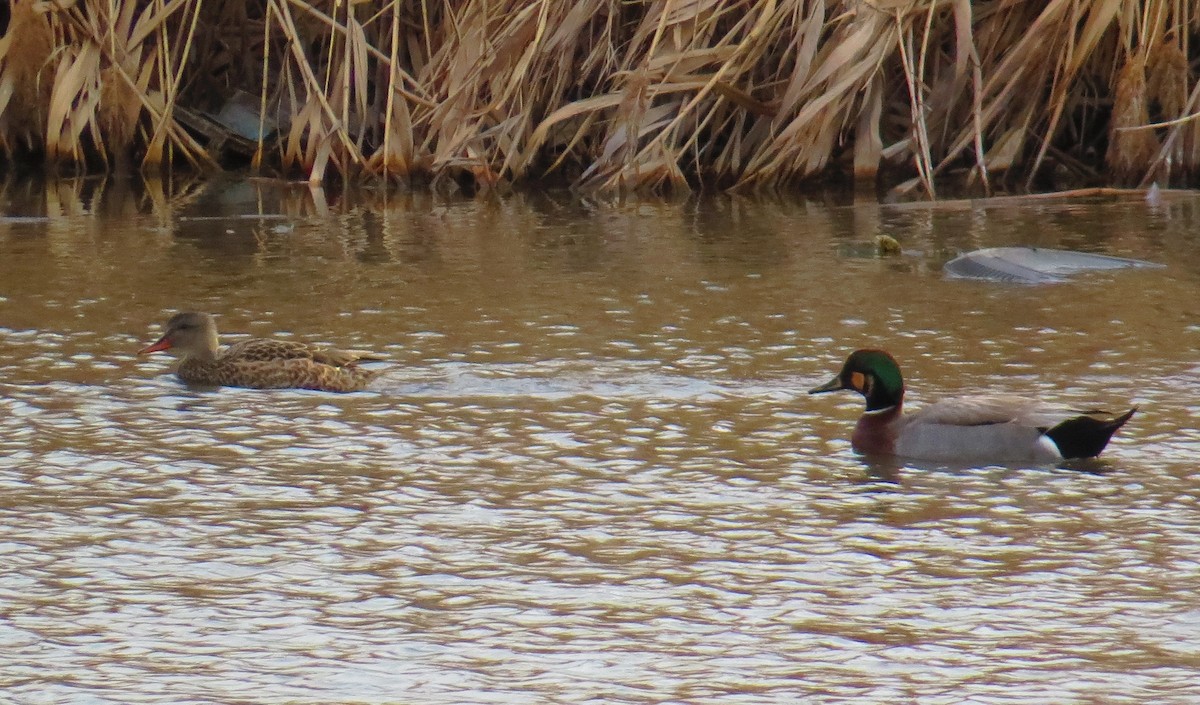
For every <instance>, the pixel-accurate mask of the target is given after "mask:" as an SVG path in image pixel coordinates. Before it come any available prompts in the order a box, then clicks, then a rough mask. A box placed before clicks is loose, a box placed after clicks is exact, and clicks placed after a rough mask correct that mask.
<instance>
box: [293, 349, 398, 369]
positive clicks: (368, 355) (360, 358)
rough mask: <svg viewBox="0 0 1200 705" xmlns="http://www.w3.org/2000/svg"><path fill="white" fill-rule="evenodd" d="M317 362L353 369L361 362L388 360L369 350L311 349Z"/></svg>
mask: <svg viewBox="0 0 1200 705" xmlns="http://www.w3.org/2000/svg"><path fill="white" fill-rule="evenodd" d="M309 352H310V353H312V359H313V361H315V362H320V363H324V364H326V365H333V366H334V367H353V366H354V365H357V364H358V363H360V362H386V361H387V358H386V357H384V356H382V355H378V354H376V353H373V352H370V351H367V350H338V349H336V348H309Z"/></svg>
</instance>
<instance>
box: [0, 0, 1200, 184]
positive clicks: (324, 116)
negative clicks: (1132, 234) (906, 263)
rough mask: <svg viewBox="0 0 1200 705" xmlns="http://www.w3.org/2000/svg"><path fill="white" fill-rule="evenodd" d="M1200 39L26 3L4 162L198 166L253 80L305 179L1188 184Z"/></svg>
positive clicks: (803, 0)
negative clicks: (200, 114)
mask: <svg viewBox="0 0 1200 705" xmlns="http://www.w3.org/2000/svg"><path fill="white" fill-rule="evenodd" d="M1198 27H1200V20H1198V19H1197V17H1196V16H1195V10H1194V9H1193V6H1192V4H1191V3H1186V2H1181V1H1180V0H1142V1H1141V2H1115V1H1114V0H1048V1H1047V2H1037V3H1014V2H1003V1H1001V0H993V1H990V2H989V1H985V2H971V0H826V1H824V2H821V1H818V0H638V1H634V2H629V1H627V0H574V1H573V2H550V1H548V0H457V1H453V2H452V1H450V0H441V1H440V2H439V1H438V0H403V1H401V0H396V1H394V2H344V1H337V2H335V1H334V0H324V1H322V2H305V1H304V0H251V1H250V2H233V0H224V1H222V0H209V2H202V1H201V0H138V1H134V0H74V2H72V1H70V0H56V1H55V2H31V1H30V0H14V3H13V19H12V24H11V27H10V30H9V32H8V33H7V34H6V36H5V37H4V38H3V39H0V150H3V152H4V154H5V155H6V156H8V157H10V158H22V155H28V154H30V153H33V154H37V153H44V154H45V155H46V157H47V159H48V160H49V162H50V163H51V164H52V165H53V166H55V167H56V168H58V169H60V170H68V171H84V170H89V169H91V170H94V169H104V168H110V169H111V168H116V167H118V166H119V165H120V164H122V163H126V162H128V163H133V164H138V165H140V167H141V168H142V169H144V170H157V169H159V168H161V166H162V165H164V164H167V163H176V162H181V161H182V162H186V163H189V164H191V165H192V166H194V167H197V168H201V169H207V168H213V167H214V166H215V159H216V158H217V157H218V156H219V155H216V154H210V153H209V152H207V151H206V148H205V147H204V146H202V145H201V144H200V141H199V140H198V139H197V138H196V137H195V136H194V135H193V133H192V132H190V131H189V130H186V129H184V128H183V126H182V124H181V122H180V120H179V114H178V112H179V110H183V109H185V108H186V109H189V110H199V111H209V112H215V111H216V110H217V109H219V107H220V105H221V102H222V100H223V99H224V98H227V97H228V96H230V95H232V94H233V93H234V91H235V90H241V91H246V92H249V93H252V94H255V95H258V96H259V106H260V111H261V112H262V116H261V123H262V125H263V127H264V129H263V130H262V131H261V132H262V133H270V134H269V136H268V137H266V138H259V144H258V152H257V154H256V155H255V157H254V163H255V164H256V165H258V166H259V167H260V168H262V169H268V170H274V169H277V170H282V171H284V172H286V173H289V174H293V175H299V176H302V177H303V178H305V179H308V180H311V181H321V180H324V179H327V178H329V177H331V176H334V175H338V176H343V177H345V176H348V177H361V176H363V175H376V176H378V177H382V178H386V179H391V180H396V181H401V182H409V181H412V180H414V179H421V180H430V181H432V182H433V183H434V184H435V186H436V185H439V184H456V185H457V184H464V183H469V184H471V185H473V186H475V187H483V188H490V187H494V186H497V185H500V184H505V183H511V182H518V181H524V180H535V179H541V178H544V177H552V178H568V179H570V180H571V181H572V182H574V183H575V184H576V185H577V186H579V187H583V188H589V189H598V190H608V191H626V190H666V189H686V188H691V187H696V186H717V187H728V188H734V189H739V190H755V189H762V188H770V189H774V188H779V187H781V186H784V185H787V184H792V183H795V182H797V181H799V180H802V179H808V178H813V177H818V176H824V175H828V174H831V173H834V174H845V175H846V177H847V178H855V179H859V180H873V179H876V178H878V177H879V174H880V172H881V171H882V172H885V173H886V175H887V177H888V180H889V181H890V182H892V183H898V184H899V185H898V186H897V187H896V189H897V190H898V191H901V192H904V191H908V190H917V191H920V192H922V193H925V194H927V195H929V196H934V195H935V194H936V188H937V184H939V183H940V182H944V181H946V180H947V179H949V178H959V179H965V180H967V181H974V182H976V183H978V184H980V185H982V187H983V188H984V189H985V190H990V189H991V188H992V187H993V186H995V185H998V184H999V185H1002V186H1004V187H1005V188H1009V187H1023V188H1030V187H1033V186H1035V185H1041V186H1049V187H1055V186H1059V187H1065V186H1072V185H1075V184H1074V183H1072V180H1073V179H1076V180H1087V179H1096V180H1099V181H1101V182H1104V181H1111V182H1117V183H1122V182H1137V181H1142V180H1145V179H1148V178H1156V179H1159V180H1161V181H1164V182H1168V181H1169V182H1172V183H1177V184H1178V183H1187V182H1188V181H1189V180H1190V179H1194V178H1195V177H1196V176H1197V173H1198V169H1197V166H1198V165H1200V121H1198V120H1196V119H1193V118H1194V116H1195V115H1196V113H1197V112H1200V90H1198V89H1197V83H1196V80H1195V76H1194V75H1193V72H1192V70H1191V65H1194V64H1195V63H1196V60H1197V58H1198V57H1197V54H1198V53H1200V52H1198V51H1197V50H1196V48H1195V47H1193V46H1191V45H1189V43H1188V40H1189V37H1190V36H1191V33H1192V32H1194V31H1196V29H1197V28H1198ZM1152 120H1153V121H1156V123H1161V124H1159V125H1158V126H1156V127H1147V125H1149V124H1151V121H1152ZM276 126H277V127H278V131H276V132H273V131H272V130H271V129H270V128H273V127H276ZM1064 175H1065V176H1064Z"/></svg>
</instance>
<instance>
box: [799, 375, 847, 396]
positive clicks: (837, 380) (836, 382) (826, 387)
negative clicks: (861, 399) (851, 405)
mask: <svg viewBox="0 0 1200 705" xmlns="http://www.w3.org/2000/svg"><path fill="white" fill-rule="evenodd" d="M845 388H846V387H845V385H843V384H842V378H841V377H834V378H833V379H831V380H829V381H828V382H826V383H825V384H822V385H821V386H820V387H813V388H812V389H810V390H808V393H809V394H820V393H821V392H836V391H838V390H839V389H845Z"/></svg>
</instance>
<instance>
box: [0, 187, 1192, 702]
mask: <svg viewBox="0 0 1200 705" xmlns="http://www.w3.org/2000/svg"><path fill="white" fill-rule="evenodd" d="M5 196H6V203H7V205H6V209H7V213H8V214H9V215H10V216H14V217H11V218H9V219H7V220H4V221H0V556H2V560H3V562H4V565H5V566H6V569H5V570H4V571H3V572H0V688H3V693H4V699H5V701H11V702H15V703H255V704H258V703H264V704H267V703H289V704H293V703H314V704H316V703H334V702H336V703H389V702H398V701H402V702H412V703H530V702H539V703H583V702H597V703H599V702H604V703H661V702H679V703H701V702H714V701H717V700H720V701H721V702H731V703H779V702H794V701H797V700H799V699H801V698H803V699H805V702H855V703H892V702H921V703H948V704H950V703H955V704H957V703H968V702H969V703H1010V702H1012V703H1015V702H1080V703H1091V702H1097V703H1098V702H1104V703H1142V702H1155V703H1193V702H1195V701H1196V700H1197V698H1200V686H1197V685H1196V683H1197V679H1196V675H1195V674H1196V672H1197V669H1198V668H1200V597H1198V596H1200V559H1197V558H1196V556H1198V555H1200V538H1197V537H1200V506H1198V505H1200V501H1198V497H1200V480H1198V479H1197V477H1196V473H1195V468H1196V465H1197V461H1196V460H1195V457H1196V454H1197V451H1198V450H1200V431H1198V430H1197V426H1198V424H1197V416H1198V409H1200V406H1198V405H1197V402H1196V398H1197V392H1198V391H1200V361H1198V360H1197V355H1196V350H1197V349H1198V347H1200V346H1198V342H1200V311H1198V304H1197V302H1198V301H1200V297H1198V296H1197V294H1198V293H1200V253H1198V252H1197V250H1196V248H1195V246H1194V245H1195V242H1196V238H1195V232H1196V231H1197V228H1198V227H1200V222H1198V220H1200V200H1197V199H1191V198H1180V199H1176V200H1168V201H1166V202H1165V203H1164V204H1162V205H1155V206H1150V205H1147V204H1146V203H1145V202H1141V201H1138V200H1125V201H1118V202H1100V201H1094V202H1089V203H1075V204H1069V205H1064V204H1053V203H1036V204H1031V205H1027V206H1020V205H1009V206H1006V207H1005V208H996V209H992V208H978V207H976V208H971V207H950V208H945V207H939V208H934V209H930V208H924V207H917V208H912V207H894V206H879V205H875V204H857V205H855V204H849V203H841V202H836V201H832V200H793V201H786V202H762V201H748V200H743V199H733V198H724V197H714V198H709V199H701V200H697V201H685V202H667V203H657V202H635V203H593V202H587V201H582V200H579V199H572V198H570V197H569V196H567V195H560V196H530V195H513V196H509V197H505V198H497V199H480V200H458V199H449V198H440V197H431V196H423V195H420V196H418V195H408V196H393V197H391V198H390V199H389V198H385V197H383V196H381V195H361V194H360V195H355V196H344V197H337V198H335V197H334V196H331V195H326V194H323V193H321V192H309V191H308V190H307V189H302V188H291V187H281V186H279V185H277V184H273V183H270V182H243V183H232V184H209V185H207V186H202V187H193V188H187V189H181V190H180V191H179V192H178V193H175V194H170V195H163V194H162V193H157V194H153V195H149V196H148V195H145V194H138V195H129V194H126V193H117V192H115V191H113V190H108V191H103V190H100V189H99V188H98V187H96V186H95V185H94V184H83V185H70V184H66V185H63V186H60V187H55V188H52V189H50V190H49V191H47V192H45V193H35V194H34V195H33V196H32V197H31V196H30V195H28V194H22V193H14V192H13V191H12V190H11V189H10V191H9V192H7V193H6V195H5ZM255 214H258V215H263V216H267V217H258V216H257V215H256V216H255V217H245V216H247V215H255ZM17 216H19V217H17ZM880 233H888V234H891V235H893V236H895V237H897V238H898V239H899V240H900V242H901V243H902V245H903V246H904V248H905V250H906V252H905V254H904V255H902V256H900V257H894V258H880V257H876V256H874V255H873V253H872V245H871V243H872V240H873V238H874V237H875V235H877V234H880ZM1013 244H1035V245H1041V246H1048V247H1065V248H1074V249H1082V250H1086V251H1091V252H1098V253H1102V254H1111V255H1118V256H1125V257H1139V258H1144V259H1149V260H1153V261H1158V262H1164V263H1167V264H1168V265H1169V266H1168V268H1167V269H1165V270H1147V271H1127V272H1113V273H1109V272H1101V273H1095V274H1090V275H1083V276H1078V277H1076V278H1075V279H1073V280H1072V281H1071V282H1069V283H1066V284H1059V285H1053V286H1044V287H1025V286H1014V285H1003V284H993V283H979V282H964V281H955V280H947V279H945V278H943V277H942V276H941V274H940V271H939V270H940V265H941V264H942V263H943V262H944V261H946V260H947V259H949V258H950V257H952V256H953V255H954V254H956V253H957V252H959V251H963V250H969V249H973V248H976V247H991V246H1004V245H1013ZM181 308H195V309H199V310H207V311H211V312H213V313H217V314H219V316H220V318H219V321H220V324H221V326H222V328H223V330H224V331H226V332H227V333H228V334H229V335H228V336H227V337H228V339H230V340H232V339H236V337H237V336H238V335H241V334H254V335H264V336H278V337H284V338H294V339H300V340H306V341H310V342H323V343H330V344H336V345H342V346H345V347H352V348H362V349H371V350H376V351H380V352H383V353H386V354H387V355H388V356H390V357H391V358H392V359H393V360H395V361H396V364H394V365H392V366H390V367H389V368H388V370H387V372H386V373H385V374H384V376H383V377H382V378H381V379H380V380H378V381H377V383H376V384H375V386H374V387H373V389H372V390H371V391H369V392H364V393H359V394H350V395H333V394H322V393H317V392H302V391H255V390H240V389H220V390H208V389H189V388H188V387H186V386H184V385H182V384H180V383H179V382H178V381H177V380H176V379H175V378H174V377H173V376H171V375H170V369H171V359H170V358H168V357H159V356H152V357H149V358H143V359H137V358H136V356H135V355H133V352H134V351H135V350H137V349H138V348H139V347H141V346H143V345H145V344H146V343H148V342H150V341H152V340H153V339H154V338H155V337H156V336H157V335H158V334H159V332H160V331H161V325H162V323H163V322H164V321H165V320H166V318H167V317H168V316H169V315H170V313H171V312H173V311H175V310H178V309H181ZM863 345H880V346H884V347H887V348H888V349H890V350H891V351H892V352H893V353H895V354H896V356H897V357H898V358H899V359H900V361H901V364H902V366H903V368H904V370H905V373H906V375H907V378H908V381H909V383H910V387H911V391H910V395H911V397H912V401H913V403H914V404H919V403H920V402H921V401H922V400H927V399H934V398H937V397H939V396H945V395H952V394H957V393H962V392H966V391H969V390H973V389H983V390H987V391H1015V392H1019V393H1028V394H1035V393H1036V394H1044V395H1046V396H1048V397H1052V398H1055V399H1058V400H1063V401H1070V402H1077V403H1081V404H1084V403H1086V404H1089V405H1101V406H1107V407H1112V408H1120V407H1122V406H1124V405H1126V404H1131V403H1136V404H1139V405H1140V407H1141V409H1140V411H1139V412H1138V414H1137V415H1136V416H1135V417H1134V419H1133V421H1132V422H1131V423H1130V424H1129V425H1128V426H1127V427H1126V428H1125V429H1122V431H1121V433H1120V434H1119V435H1118V436H1117V438H1116V440H1115V441H1114V442H1113V443H1112V444H1111V445H1110V447H1109V448H1108V450H1107V451H1106V453H1105V454H1104V456H1102V458H1103V459H1102V460H1101V461H1099V462H1098V463H1096V464H1093V465H1089V466H1087V467H1086V468H1085V469H1084V470H1086V471H1081V470H1079V469H1072V468H1044V467H1028V468H1026V467H987V468H977V469H951V468H939V467H928V466H921V465H916V464H903V463H901V464H897V465H894V466H893V465H887V466H881V465H879V464H876V463H870V462H867V461H865V460H864V459H862V458H860V457H858V456H856V455H855V454H854V453H853V452H852V451H851V450H850V448H849V443H848V438H849V434H850V430H851V427H852V425H853V422H854V419H855V418H856V417H857V415H858V413H859V412H860V410H861V404H862V402H861V399H860V398H859V397H857V396H855V395H852V394H849V393H846V394H843V395H825V396H821V397H809V396H807V395H806V394H805V390H807V389H808V388H810V387H812V386H814V385H815V384H818V383H821V382H824V381H826V380H827V379H828V378H829V377H831V376H832V375H833V373H834V372H836V370H837V368H838V366H839V365H840V363H841V361H842V359H843V358H844V356H845V355H846V354H847V353H848V352H849V351H850V350H852V349H854V348H855V347H859V346H863Z"/></svg>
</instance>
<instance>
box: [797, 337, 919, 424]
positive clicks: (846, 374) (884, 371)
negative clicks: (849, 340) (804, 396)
mask: <svg viewBox="0 0 1200 705" xmlns="http://www.w3.org/2000/svg"><path fill="white" fill-rule="evenodd" d="M840 389H853V390H854V391H856V392H858V393H859V394H861V395H863V396H864V397H866V399H867V411H878V410H879V409H886V408H888V407H892V406H896V405H898V404H899V403H900V401H901V400H902V399H903V398H904V378H903V377H902V376H901V375H900V365H897V364H896V358H894V357H892V356H891V355H889V354H888V353H887V352H885V351H883V350H855V351H854V352H853V353H851V354H850V357H848V358H846V364H844V365H842V371H841V372H838V374H837V377H834V378H833V379H831V380H829V382H827V383H825V384H822V385H821V386H819V387H815V388H813V389H810V390H808V393H809V394H821V393H822V392H836V391H838V390H840Z"/></svg>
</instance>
